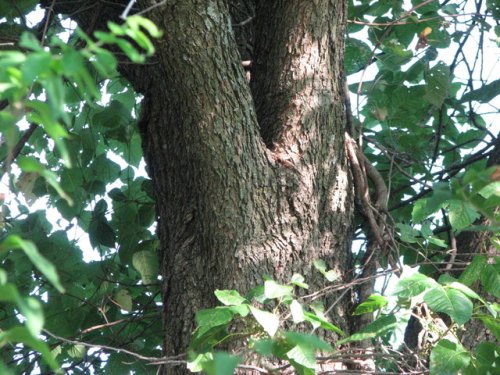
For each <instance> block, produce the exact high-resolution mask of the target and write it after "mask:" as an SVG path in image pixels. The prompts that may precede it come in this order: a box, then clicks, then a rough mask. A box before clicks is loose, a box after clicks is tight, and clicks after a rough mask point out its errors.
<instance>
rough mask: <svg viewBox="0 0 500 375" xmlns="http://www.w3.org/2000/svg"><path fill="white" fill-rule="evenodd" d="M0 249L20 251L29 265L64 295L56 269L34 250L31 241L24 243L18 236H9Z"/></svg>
mask: <svg viewBox="0 0 500 375" xmlns="http://www.w3.org/2000/svg"><path fill="white" fill-rule="evenodd" d="M2 249H21V250H23V251H24V253H25V254H26V256H27V257H28V258H29V259H30V261H31V263H33V265H34V266H35V267H36V268H38V270H39V271H40V272H41V273H42V274H43V275H44V276H45V277H46V278H47V279H48V280H49V281H50V282H51V283H52V285H54V286H55V287H56V289H57V290H58V291H59V292H61V293H64V288H63V286H62V285H61V282H60V281H59V276H58V275H57V271H56V268H55V267H54V265H53V264H52V263H51V262H49V261H48V260H47V259H46V258H45V257H43V256H42V255H41V254H40V253H39V252H38V249H37V248H36V246H35V244H34V243H33V242H31V241H25V240H23V239H22V238H21V237H19V236H15V235H11V236H9V237H7V238H6V239H5V240H4V241H3V242H2V244H1V246H0V251H1V250H2Z"/></svg>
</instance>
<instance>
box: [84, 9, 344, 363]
mask: <svg viewBox="0 0 500 375" xmlns="http://www.w3.org/2000/svg"><path fill="white" fill-rule="evenodd" d="M227 3H228V2H227V1H223V0H189V1H188V0H183V1H176V0H175V1H174V0H170V1H165V2H164V5H161V6H158V7H156V8H155V9H154V10H152V11H151V12H149V13H147V14H146V16H148V17H150V18H151V19H152V20H153V21H154V22H155V23H156V24H157V25H158V26H159V27H160V28H161V29H163V31H164V37H163V38H162V39H161V40H160V41H158V43H157V53H156V55H155V61H154V62H153V63H152V64H150V65H147V66H143V67H131V66H130V65H127V66H124V67H123V68H122V71H123V72H124V73H125V75H126V76H127V77H128V78H129V79H130V80H131V82H132V83H133V84H134V87H135V88H136V90H138V91H140V92H142V93H143V94H144V102H143V108H142V115H141V120H140V123H139V126H140V129H141V133H142V137H143V148H144V152H145V157H146V161H147V164H148V168H149V169H148V172H149V174H150V176H151V178H152V180H153V184H154V187H155V194H156V200H157V213H158V235H159V238H160V243H161V249H160V253H161V261H162V262H161V264H162V265H161V274H162V276H163V280H164V281H163V282H164V287H163V303H164V305H163V307H164V313H163V321H164V327H165V342H164V345H165V354H166V355H172V354H179V353H182V352H184V351H185V348H186V345H187V344H188V342H189V339H190V333H191V331H192V330H193V328H194V319H193V318H194V313H195V312H196V311H197V310H199V309H201V308H206V307H210V306H212V305H213V304H214V297H213V291H214V290H215V289H237V290H239V291H240V292H243V293H244V292H246V291H248V290H249V288H251V287H252V286H255V285H257V283H260V282H262V280H263V279H262V277H263V276H265V275H270V276H272V277H273V278H275V279H276V280H278V281H288V280H289V279H290V277H291V276H292V274H293V273H295V272H298V273H301V274H303V275H304V276H305V277H306V279H307V281H308V283H309V284H310V285H312V286H313V287H320V286H321V285H323V283H324V281H323V277H322V276H321V275H319V273H318V272H314V271H313V268H312V261H313V260H314V259H318V258H321V259H324V260H325V261H326V262H327V264H328V266H329V267H330V269H333V270H335V272H336V273H337V275H338V280H339V282H345V281H348V280H349V279H350V278H351V274H350V271H349V269H350V237H351V234H352V225H353V206H354V203H353V198H354V197H353V191H352V184H351V180H350V175H349V170H348V166H347V160H346V155H345V153H344V131H345V108H344V98H343V92H344V91H343V85H344V80H343V78H342V77H343V76H344V74H343V47H344V32H345V24H346V18H345V17H346V9H345V8H346V4H345V2H344V1H340V0H315V1H303V0H276V1H265V0H263V1H257V4H256V7H255V12H256V14H255V17H254V18H253V19H251V20H250V21H249V22H250V24H251V27H252V32H251V33H250V34H248V35H252V38H255V46H251V47H252V48H250V49H249V50H250V52H249V53H248V55H249V56H251V55H252V54H253V56H251V57H252V60H253V61H252V70H251V82H250V84H249V82H248V80H247V77H246V75H245V72H244V70H243V67H242V56H241V55H240V52H239V50H238V46H240V51H241V50H242V48H247V47H248V43H251V42H252V41H251V40H250V41H247V42H248V43H245V42H244V38H245V35H247V34H245V33H242V32H241V29H237V28H238V27H242V25H235V26H234V28H236V29H237V37H238V43H237V41H236V38H235V33H234V31H233V26H232V24H234V23H241V22H242V21H241V19H240V20H234V19H231V13H233V14H234V12H230V9H229V6H228V4H227ZM138 4H139V5H138V6H139V7H141V8H143V9H145V8H147V7H148V6H151V5H154V4H156V2H154V1H143V2H138ZM238 4H239V5H241V4H243V2H239V1H236V0H233V1H232V5H231V6H237V5H238ZM232 9H238V8H232ZM100 13H101V14H107V15H109V13H106V12H105V11H103V10H101V11H100ZM88 18H89V17H88V16H87V24H89V23H90V22H89V21H88ZM247 24H248V22H247ZM254 27H255V29H254ZM242 38H243V42H242ZM242 46H243V47H242ZM247 52H248V50H247ZM247 52H245V56H244V58H247V56H246V54H247ZM345 298H346V301H347V300H349V297H345ZM346 301H343V302H341V303H337V304H336V305H335V306H333V308H332V309H331V313H330V315H331V317H332V319H333V323H334V324H336V325H338V326H340V327H341V328H343V329H345V330H346V331H348V330H349V329H348V327H349V324H348V316H347V314H348V310H349V308H350V303H346ZM169 371H172V373H182V372H184V371H185V370H184V369H173V370H172V369H171V370H165V373H167V372H169ZM169 373H170V372H169Z"/></svg>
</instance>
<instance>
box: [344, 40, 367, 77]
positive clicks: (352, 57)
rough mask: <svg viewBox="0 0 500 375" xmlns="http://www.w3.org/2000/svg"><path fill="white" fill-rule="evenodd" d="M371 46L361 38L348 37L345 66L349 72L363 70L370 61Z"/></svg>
mask: <svg viewBox="0 0 500 375" xmlns="http://www.w3.org/2000/svg"><path fill="white" fill-rule="evenodd" d="M371 54H372V51H371V48H370V47H369V46H368V45H367V44H366V43H365V42H362V41H361V40H359V39H355V38H347V39H346V46H345V59H344V66H345V69H346V71H347V74H348V75H349V74H352V73H356V72H358V71H360V70H362V69H363V68H364V67H365V65H367V64H368V63H369V62H370V57H371Z"/></svg>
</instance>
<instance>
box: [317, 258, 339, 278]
mask: <svg viewBox="0 0 500 375" xmlns="http://www.w3.org/2000/svg"><path fill="white" fill-rule="evenodd" d="M313 265H314V268H316V269H317V270H318V271H319V272H321V274H322V275H323V276H324V277H325V278H326V279H327V280H328V281H330V282H333V281H335V280H336V279H337V274H336V272H335V271H334V270H329V271H327V270H326V262H325V261H324V260H322V259H316V260H315V261H314V262H313Z"/></svg>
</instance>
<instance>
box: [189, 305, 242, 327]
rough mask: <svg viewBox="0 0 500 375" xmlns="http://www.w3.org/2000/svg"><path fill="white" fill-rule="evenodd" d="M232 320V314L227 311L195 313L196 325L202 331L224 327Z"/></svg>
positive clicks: (216, 310) (213, 310)
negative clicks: (201, 328)
mask: <svg viewBox="0 0 500 375" xmlns="http://www.w3.org/2000/svg"><path fill="white" fill-rule="evenodd" d="M232 319H233V313H232V312H231V310H229V309H205V310H199V311H198V312H196V323H197V324H198V326H199V327H203V329H206V328H207V327H209V328H211V327H216V326H220V325H225V324H227V323H229V322H230V321H231V320H232Z"/></svg>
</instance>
